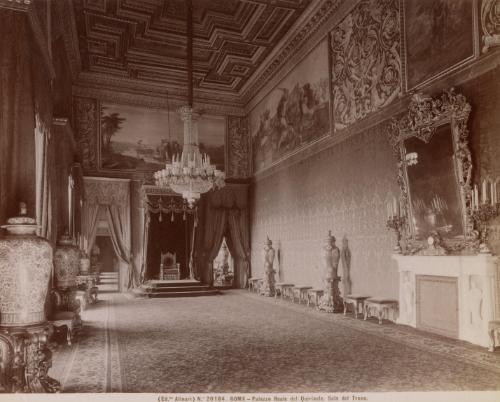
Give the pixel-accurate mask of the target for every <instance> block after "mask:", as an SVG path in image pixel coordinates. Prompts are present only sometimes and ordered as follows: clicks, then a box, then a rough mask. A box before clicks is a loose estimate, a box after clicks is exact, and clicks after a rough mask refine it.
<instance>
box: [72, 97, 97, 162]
mask: <svg viewBox="0 0 500 402" xmlns="http://www.w3.org/2000/svg"><path fill="white" fill-rule="evenodd" d="M74 99H75V100H74V111H75V112H74V114H75V137H76V142H77V144H78V152H79V154H80V158H81V163H82V166H83V168H84V169H85V170H96V169H97V123H98V122H97V101H96V100H95V99H90V98H80V97H75V98H74Z"/></svg>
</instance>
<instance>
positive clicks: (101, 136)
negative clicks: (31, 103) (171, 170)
mask: <svg viewBox="0 0 500 402" xmlns="http://www.w3.org/2000/svg"><path fill="white" fill-rule="evenodd" d="M97 130H98V141H97V144H96V145H97V148H98V149H97V150H98V153H97V162H98V171H99V172H108V173H113V174H125V175H127V174H128V175H130V174H133V175H142V176H145V177H148V176H149V175H150V174H151V173H152V172H154V171H156V170H159V169H161V168H163V167H164V165H165V163H166V162H167V161H170V160H171V159H172V157H173V155H175V154H180V153H182V147H183V123H182V121H181V119H180V116H179V114H178V113H176V111H173V110H170V111H169V110H166V109H159V108H154V109H152V108H145V107H142V106H135V105H127V104H116V103H112V102H98V124H97ZM198 132H199V144H200V151H201V152H202V153H204V152H206V153H207V154H208V155H209V156H210V159H211V162H212V163H214V164H215V165H216V166H217V168H218V169H219V170H222V171H224V170H225V169H226V155H227V149H226V144H227V124H226V117H224V116H216V115H205V114H201V116H200V118H199V120H198ZM207 139H208V143H207V142H206V141H207Z"/></svg>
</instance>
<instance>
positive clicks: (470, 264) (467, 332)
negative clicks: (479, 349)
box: [393, 254, 500, 346]
mask: <svg viewBox="0 0 500 402" xmlns="http://www.w3.org/2000/svg"><path fill="white" fill-rule="evenodd" d="M393 258H394V259H395V260H396V261H397V263H398V269H399V305H400V311H399V317H398V320H397V323H398V324H405V325H410V326H412V327H414V328H417V327H419V326H418V320H417V316H418V314H419V305H418V303H417V300H418V295H417V279H418V278H417V276H421V278H424V276H432V277H451V278H457V284H458V289H457V293H458V339H461V340H464V341H469V342H471V343H474V344H476V345H481V346H488V345H489V338H488V321H490V320H493V319H495V318H497V319H498V317H499V316H500V306H499V297H498V294H497V293H498V289H499V286H498V283H497V281H498V280H499V278H500V275H499V267H498V258H497V257H494V256H492V255H489V254H478V255H471V256H405V255H393ZM436 297H437V298H439V295H436ZM442 299H444V298H442ZM442 299H439V303H441V302H443V303H446V302H447V300H442ZM446 318H448V317H446Z"/></svg>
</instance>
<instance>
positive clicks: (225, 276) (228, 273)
mask: <svg viewBox="0 0 500 402" xmlns="http://www.w3.org/2000/svg"><path fill="white" fill-rule="evenodd" d="M213 264H214V265H213V273H214V278H213V284H214V287H217V288H232V287H234V258H233V256H232V255H231V253H230V252H229V247H228V246H227V243H226V238H225V237H224V239H223V240H222V244H221V246H220V249H219V252H218V253H217V257H215V259H214V263H213Z"/></svg>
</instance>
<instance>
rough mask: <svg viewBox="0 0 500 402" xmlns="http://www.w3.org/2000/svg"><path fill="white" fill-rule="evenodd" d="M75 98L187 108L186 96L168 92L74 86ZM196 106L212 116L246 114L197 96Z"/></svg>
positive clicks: (233, 107)
mask: <svg viewBox="0 0 500 402" xmlns="http://www.w3.org/2000/svg"><path fill="white" fill-rule="evenodd" d="M73 96H79V97H85V98H93V99H98V100H100V101H104V102H110V103H116V104H125V105H131V106H141V107H148V108H157V109H170V110H173V109H177V108H179V107H181V106H185V104H186V99H185V96H182V97H179V96H174V95H172V94H171V93H169V94H168V99H167V94H166V92H165V93H164V94H158V92H156V93H149V94H144V93H140V92H137V93H130V92H125V91H119V90H117V89H108V88H107V87H105V86H101V87H90V86H86V85H84V86H82V85H73ZM194 106H195V108H196V109H199V110H203V112H204V113H208V114H212V115H223V116H227V115H233V116H242V115H243V114H244V111H243V108H242V107H239V106H237V105H234V104H233V105H231V104H216V103H213V102H205V101H203V100H200V99H198V98H197V97H196V96H195V105H194Z"/></svg>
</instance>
